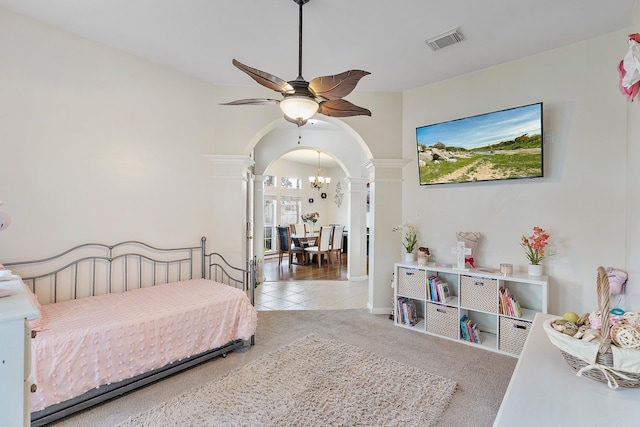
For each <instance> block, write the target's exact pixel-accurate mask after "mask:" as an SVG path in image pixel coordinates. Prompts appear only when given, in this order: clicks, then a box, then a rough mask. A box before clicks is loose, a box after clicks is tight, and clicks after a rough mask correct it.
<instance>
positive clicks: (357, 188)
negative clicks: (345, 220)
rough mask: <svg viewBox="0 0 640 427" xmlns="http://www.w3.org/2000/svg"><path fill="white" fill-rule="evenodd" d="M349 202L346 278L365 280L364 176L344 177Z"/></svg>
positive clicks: (365, 222)
mask: <svg viewBox="0 0 640 427" xmlns="http://www.w3.org/2000/svg"><path fill="white" fill-rule="evenodd" d="M345 182H346V183H347V200H348V203H349V239H348V248H347V278H348V279H349V280H350V281H363V280H367V213H366V208H365V207H366V204H367V182H368V180H367V179H366V178H350V177H347V178H345Z"/></svg>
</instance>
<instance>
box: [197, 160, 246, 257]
mask: <svg viewBox="0 0 640 427" xmlns="http://www.w3.org/2000/svg"><path fill="white" fill-rule="evenodd" d="M205 157H206V158H207V159H208V160H209V161H210V162H211V165H212V174H211V178H212V185H211V193H210V194H211V197H213V198H214V200H216V201H217V203H218V206H219V209H217V210H216V211H215V217H214V218H211V226H212V227H211V229H212V230H213V236H210V240H209V242H208V245H207V247H208V249H209V250H216V248H223V249H224V252H225V254H228V256H227V255H225V258H226V259H227V261H229V262H230V263H231V264H232V265H246V262H247V256H248V254H249V251H248V245H247V241H248V240H247V239H248V238H249V237H251V235H250V233H249V232H250V230H251V228H252V221H251V217H250V216H249V215H248V214H247V212H248V209H249V202H248V200H249V198H248V191H247V188H248V185H247V184H248V181H249V179H251V176H252V175H251V170H250V168H251V167H252V166H253V159H251V158H250V157H249V156H245V155H213V154H206V155H205Z"/></svg>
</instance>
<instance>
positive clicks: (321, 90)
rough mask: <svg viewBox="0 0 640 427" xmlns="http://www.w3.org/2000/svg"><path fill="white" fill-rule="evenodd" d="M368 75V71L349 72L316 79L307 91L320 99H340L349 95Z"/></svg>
mask: <svg viewBox="0 0 640 427" xmlns="http://www.w3.org/2000/svg"><path fill="white" fill-rule="evenodd" d="M369 74H371V73H370V72H368V71H362V70H349V71H345V72H344V73H340V74H335V75H333V76H323V77H316V78H315V79H313V80H311V82H310V83H309V89H310V90H311V91H312V92H313V93H314V94H315V96H317V97H320V98H324V99H327V100H329V99H340V98H343V97H345V96H347V95H348V94H350V93H351V91H352V90H353V89H354V88H355V87H356V85H357V84H358V82H359V81H360V79H361V78H363V77H364V76H368V75H369Z"/></svg>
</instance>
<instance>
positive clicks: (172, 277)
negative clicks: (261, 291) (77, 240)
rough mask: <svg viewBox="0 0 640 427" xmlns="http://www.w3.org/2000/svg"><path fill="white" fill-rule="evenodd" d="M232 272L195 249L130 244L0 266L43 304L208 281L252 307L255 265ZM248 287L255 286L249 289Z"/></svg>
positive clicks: (85, 247)
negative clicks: (242, 294)
mask: <svg viewBox="0 0 640 427" xmlns="http://www.w3.org/2000/svg"><path fill="white" fill-rule="evenodd" d="M248 264H249V265H248V267H247V268H240V267H234V266H232V265H230V264H229V263H228V262H227V261H226V259H225V258H224V257H223V256H222V255H220V254H219V253H217V252H213V253H210V254H207V253H206V238H205V237H202V239H201V241H200V245H199V246H187V247H179V248H158V247H155V246H151V245H149V244H147V243H143V242H139V241H135V240H129V241H124V242H120V243H116V244H113V245H107V244H102V243H85V244H82V245H78V246H75V247H73V248H71V249H68V250H66V251H64V252H62V253H59V254H57V255H54V256H51V257H48V258H42V259H38V260H32V261H20V262H9V263H4V266H5V267H7V268H10V269H11V270H12V271H13V272H14V273H15V274H18V275H19V276H21V278H22V281H23V282H24V283H25V284H26V285H27V286H29V287H30V288H31V290H32V291H33V292H34V293H35V294H36V295H37V296H38V300H39V301H40V302H41V303H42V304H48V303H54V302H58V301H64V300H69V299H76V298H83V297H88V296H94V295H102V294H107V293H116V292H124V291H129V290H133V289H138V288H143V287H149V286H156V285H160V284H164V283H171V282H177V281H180V280H189V279H193V278H207V279H211V280H215V281H218V282H221V283H225V284H227V285H229V286H233V287H236V288H240V289H242V290H243V291H250V293H251V302H252V303H253V288H254V287H255V272H254V262H253V261H251V262H249V263H248ZM250 283H252V284H254V286H250V285H249V284H250Z"/></svg>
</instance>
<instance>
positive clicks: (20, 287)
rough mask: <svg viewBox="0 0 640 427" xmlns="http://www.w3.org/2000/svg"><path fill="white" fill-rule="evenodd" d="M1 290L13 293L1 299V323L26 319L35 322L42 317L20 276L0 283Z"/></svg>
mask: <svg viewBox="0 0 640 427" xmlns="http://www.w3.org/2000/svg"><path fill="white" fill-rule="evenodd" d="M0 289H3V290H4V289H6V290H8V291H9V292H11V295H10V296H8V297H4V298H0V322H7V321H10V320H15V319H24V318H26V319H28V320H34V319H37V318H39V317H40V312H39V311H38V309H37V308H36V307H35V306H34V305H33V303H32V302H31V300H30V299H29V297H28V295H27V290H26V288H25V287H24V284H23V283H22V280H20V277H19V276H11V279H10V280H2V281H0Z"/></svg>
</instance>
